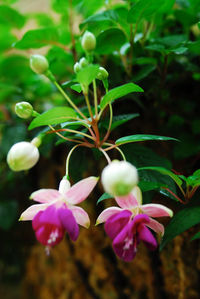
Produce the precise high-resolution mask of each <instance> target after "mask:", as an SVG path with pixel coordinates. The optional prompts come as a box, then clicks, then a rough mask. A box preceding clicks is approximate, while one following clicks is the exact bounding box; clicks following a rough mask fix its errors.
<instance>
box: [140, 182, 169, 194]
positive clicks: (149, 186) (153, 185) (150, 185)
mask: <svg viewBox="0 0 200 299" xmlns="http://www.w3.org/2000/svg"><path fill="white" fill-rule="evenodd" d="M138 185H139V187H140V188H141V190H142V191H143V192H146V191H151V190H156V189H160V188H161V187H168V186H167V185H166V184H164V183H159V182H149V181H144V180H140V181H139V184H138Z"/></svg>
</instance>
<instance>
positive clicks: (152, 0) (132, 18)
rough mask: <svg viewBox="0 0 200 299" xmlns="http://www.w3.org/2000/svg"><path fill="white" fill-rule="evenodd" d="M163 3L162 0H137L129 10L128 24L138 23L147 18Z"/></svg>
mask: <svg viewBox="0 0 200 299" xmlns="http://www.w3.org/2000/svg"><path fill="white" fill-rule="evenodd" d="M164 3H165V1H164V0H139V1H138V2H136V3H135V4H134V5H133V6H132V7H131V9H130V11H129V13H128V17H127V21H128V23H138V22H139V21H140V20H141V19H142V18H147V17H148V18H149V17H150V16H151V15H153V14H155V13H156V12H157V10H159V9H160V7H161V6H162V5H163V4H164Z"/></svg>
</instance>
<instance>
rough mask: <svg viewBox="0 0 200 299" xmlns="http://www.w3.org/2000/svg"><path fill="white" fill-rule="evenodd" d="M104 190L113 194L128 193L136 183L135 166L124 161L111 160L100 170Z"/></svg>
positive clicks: (123, 194) (122, 194)
mask: <svg viewBox="0 0 200 299" xmlns="http://www.w3.org/2000/svg"><path fill="white" fill-rule="evenodd" d="M101 180H102V184H103V187H104V189H105V191H106V192H107V193H109V194H111V195H113V196H125V195H128V194H129V193H130V192H131V191H132V189H133V188H134V187H135V186H136V185H137V183H138V173H137V169H136V168H135V166H133V165H132V164H130V163H129V162H126V161H113V162H111V163H110V164H109V165H108V166H106V167H105V168H104V170H103V172H102V177H101Z"/></svg>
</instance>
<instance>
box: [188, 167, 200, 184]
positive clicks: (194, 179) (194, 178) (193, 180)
mask: <svg viewBox="0 0 200 299" xmlns="http://www.w3.org/2000/svg"><path fill="white" fill-rule="evenodd" d="M186 182H187V184H188V185H189V186H192V187H193V188H194V187H197V186H199V185H200V169H198V170H196V171H195V172H194V173H193V175H191V176H189V177H188V178H187V179H186Z"/></svg>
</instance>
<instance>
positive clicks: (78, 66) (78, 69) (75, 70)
mask: <svg viewBox="0 0 200 299" xmlns="http://www.w3.org/2000/svg"><path fill="white" fill-rule="evenodd" d="M80 70H81V66H80V64H79V63H78V62H76V63H75V64H74V73H75V74H77V73H78V72H80Z"/></svg>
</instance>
